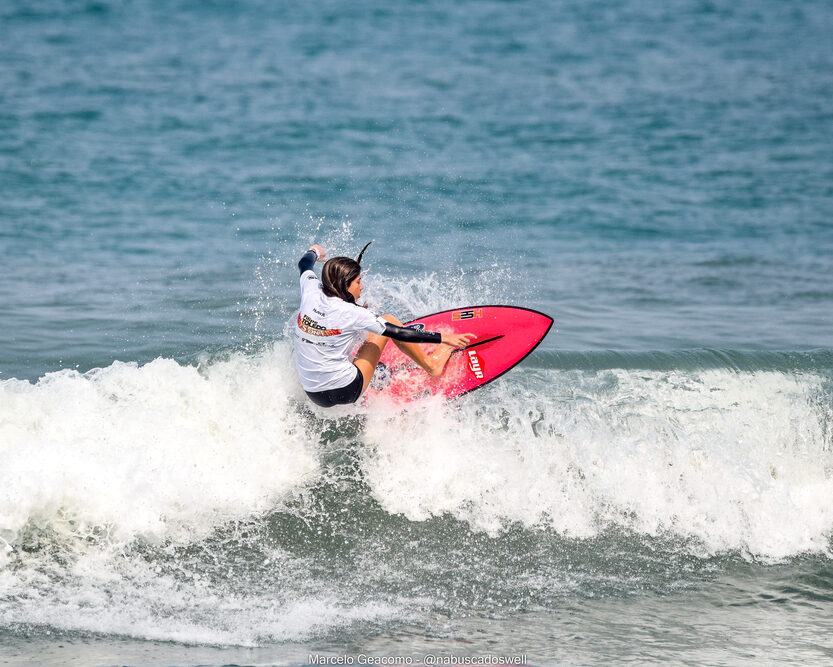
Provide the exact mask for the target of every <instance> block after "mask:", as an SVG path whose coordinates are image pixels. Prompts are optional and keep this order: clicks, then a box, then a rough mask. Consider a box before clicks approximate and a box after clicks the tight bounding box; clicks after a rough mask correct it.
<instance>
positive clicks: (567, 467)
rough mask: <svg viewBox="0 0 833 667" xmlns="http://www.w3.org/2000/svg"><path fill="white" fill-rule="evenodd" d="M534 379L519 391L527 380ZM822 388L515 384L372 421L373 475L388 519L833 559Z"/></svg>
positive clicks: (591, 378)
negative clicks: (662, 539)
mask: <svg viewBox="0 0 833 667" xmlns="http://www.w3.org/2000/svg"><path fill="white" fill-rule="evenodd" d="M522 378H523V379H522ZM822 382H823V380H822V379H821V378H819V377H816V376H812V375H806V376H788V375H784V374H781V373H776V372H755V373H735V372H732V371H728V370H726V371H707V372H700V373H679V372H672V373H659V372H638V371H628V372H626V371H609V372H601V373H579V372H562V371H546V372H545V371H529V370H527V371H525V372H524V375H523V376H520V374H519V372H516V374H515V377H514V378H513V380H512V381H510V380H509V379H508V378H507V379H506V380H505V381H499V382H498V383H496V384H495V385H492V387H490V388H487V389H484V390H483V392H490V394H489V395H488V396H487V395H486V393H479V394H478V393H475V394H472V395H470V396H469V397H467V398H466V399H464V400H463V401H461V402H460V403H458V404H452V405H442V404H436V403H426V404H423V405H421V406H418V407H415V408H414V409H412V410H409V411H406V412H401V411H396V410H393V409H391V411H390V412H387V413H386V412H385V411H382V410H377V411H371V412H370V414H369V416H368V423H367V429H366V433H365V437H366V439H367V442H368V444H369V445H371V446H370V447H368V448H367V449H366V450H365V453H364V459H363V468H364V473H365V476H366V480H367V481H368V483H369V484H370V486H371V488H372V491H373V494H374V495H375V497H376V498H377V499H378V501H379V502H380V503H381V504H382V506H383V507H384V508H385V509H386V510H387V511H389V512H392V513H401V514H403V515H405V516H406V517H408V518H410V519H412V520H424V519H426V518H428V517H431V516H437V515H442V514H446V513H448V514H451V515H453V516H455V517H457V518H459V519H461V520H464V521H467V522H469V523H470V524H471V525H472V526H473V527H475V528H477V529H480V530H485V531H488V532H490V533H496V532H498V531H500V530H501V529H502V528H503V527H504V526H505V525H506V524H507V523H508V522H520V523H521V524H523V525H524V526H527V527H536V526H549V527H551V528H553V529H555V530H557V531H559V532H561V533H563V534H565V535H567V536H575V537H589V536H593V535H597V534H598V533H599V532H600V531H601V530H604V529H605V528H607V527H609V526H611V525H618V526H624V527H627V528H629V529H632V530H635V531H638V532H640V533H645V534H649V535H658V534H661V533H666V532H670V533H672V534H676V535H679V536H684V537H686V538H695V539H696V541H697V542H698V544H699V545H700V548H702V549H703V550H704V551H705V552H706V553H717V552H722V551H726V550H740V551H741V552H744V553H748V554H750V555H752V556H756V557H762V558H770V559H778V558H783V557H787V556H790V555H794V554H797V553H801V552H806V551H809V552H821V553H828V552H829V544H830V537H831V531H833V502H831V501H833V480H831V477H830V471H831V470H833V453H831V447H830V430H829V429H830V420H829V415H826V413H825V412H824V410H823V409H820V407H821V406H820V404H819V401H818V397H819V396H822V395H823V394H822Z"/></svg>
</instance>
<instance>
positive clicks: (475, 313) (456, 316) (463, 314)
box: [451, 308, 483, 322]
mask: <svg viewBox="0 0 833 667" xmlns="http://www.w3.org/2000/svg"><path fill="white" fill-rule="evenodd" d="M480 317H483V309H482V308H478V309H477V310H455V311H454V312H453V313H451V319H452V320H453V321H455V322H457V321H459V320H473V319H475V318H480Z"/></svg>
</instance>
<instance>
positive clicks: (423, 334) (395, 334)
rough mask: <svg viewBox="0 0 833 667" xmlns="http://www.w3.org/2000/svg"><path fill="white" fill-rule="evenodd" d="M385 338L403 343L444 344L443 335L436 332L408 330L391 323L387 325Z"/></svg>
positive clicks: (384, 333)
mask: <svg viewBox="0 0 833 667" xmlns="http://www.w3.org/2000/svg"><path fill="white" fill-rule="evenodd" d="M382 335H383V336H387V337H388V338H393V340H400V341H402V342H403V343H442V341H443V335H442V334H441V333H439V332H436V331H420V330H419V329H408V328H407V327H400V326H397V325H395V324H391V323H390V322H388V323H386V324H385V330H384V332H383V333H382Z"/></svg>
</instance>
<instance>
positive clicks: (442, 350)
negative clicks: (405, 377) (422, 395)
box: [382, 315, 454, 377]
mask: <svg viewBox="0 0 833 667" xmlns="http://www.w3.org/2000/svg"><path fill="white" fill-rule="evenodd" d="M382 318H383V319H385V320H387V321H388V322H390V323H391V324H395V325H396V326H398V327H401V326H403V325H402V322H400V321H399V320H398V319H396V318H395V317H394V316H393V315H382ZM393 343H394V345H396V347H398V348H399V349H400V350H401V351H402V353H403V354H405V355H407V356H408V357H410V358H411V359H413V360H414V361H415V362H416V363H417V365H418V366H419V367H420V368H421V369H422V370H424V371H425V372H426V373H428V375H430V376H431V377H439V376H440V375H442V374H443V370H445V364H446V362H447V361H448V358H449V357H450V356H451V353H452V352H453V351H454V348H453V347H451V346H450V345H445V344H442V343H441V344H440V345H437V347H436V348H435V349H434V352H433V353H432V354H430V355H427V354H425V350H424V349H423V348H422V346H421V345H420V344H419V343H406V342H404V341H400V340H395V339H394V341H393Z"/></svg>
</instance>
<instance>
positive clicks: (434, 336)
mask: <svg viewBox="0 0 833 667" xmlns="http://www.w3.org/2000/svg"><path fill="white" fill-rule="evenodd" d="M369 245H370V243H368V244H367V245H366V246H365V247H364V248H363V249H362V251H361V252H360V253H359V256H358V257H357V258H356V259H355V260H354V259H351V258H349V257H333V258H332V259H330V260H328V261H327V262H326V264H324V268H323V269H322V271H321V281H319V280H318V276H316V275H315V272H314V271H313V270H312V268H313V266H314V265H315V262H316V261H319V262H323V261H324V260H325V259H326V256H325V252H324V249H323V248H322V247H321V246H318V245H314V246H312V248H310V249H309V250H308V251H307V252H306V253H305V254H304V256H303V257H301V261H300V262H298V269H299V270H300V272H301V308H300V310H299V311H298V316H297V322H296V327H295V364H296V366H297V367H298V375H299V376H300V378H301V385H302V386H303V388H304V391H306V393H307V396H309V397H310V400H311V401H312V402H313V403H315V404H316V405H320V406H321V407H324V408H329V407H332V406H333V405H342V404H346V403H355V402H356V401H357V400H358V399H359V397H360V396H361V395H362V394H363V393H364V391H365V390H366V389H367V387H368V385H369V384H370V379H371V378H372V377H373V372H374V371H375V370H376V366H377V365H378V363H379V358H380V357H381V356H382V350H384V349H385V345H386V344H387V342H388V340H389V339H392V340H393V341H394V343H395V344H396V346H397V347H398V348H399V349H400V350H402V352H403V353H404V354H406V355H407V356H409V357H410V358H411V359H413V360H414V361H415V362H416V363H417V364H419V366H420V367H421V368H422V369H424V370H425V372H426V373H428V374H429V375H431V376H432V377H438V376H440V375H442V372H443V369H444V368H445V364H446V362H447V361H448V358H449V356H451V353H452V351H453V350H454V348H458V347H465V346H466V345H468V343H469V340H471V339H473V338H474V336H473V335H472V334H460V335H458V334H441V333H436V332H433V331H418V330H416V329H408V328H405V327H403V326H402V322H400V321H399V320H398V319H396V318H395V317H394V316H393V315H383V316H381V317H378V316H376V315H374V314H373V313H371V312H370V311H369V310H367V308H363V307H362V306H359V305H357V303H356V302H357V301H358V299H359V296H360V295H361V293H362V290H363V289H364V286H363V285H362V278H361V264H360V263H361V261H362V255H363V254H364V251H365V250H367V246H369ZM360 331H369V332H371V333H370V335H369V336H368V338H367V340H366V341H365V342H364V344H363V345H362V346H361V347H360V348H359V352H358V354H356V358H355V359H353V361H352V362H351V361H350V350H351V348H352V345H353V340H354V338H355V337H356V335H357V334H358V333H359V332H360ZM418 343H440V345H438V346H437V349H436V351H435V352H434V354H432V355H431V356H428V355H426V354H425V352H424V351H423V350H422V348H421V347H420V346H419V345H418Z"/></svg>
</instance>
